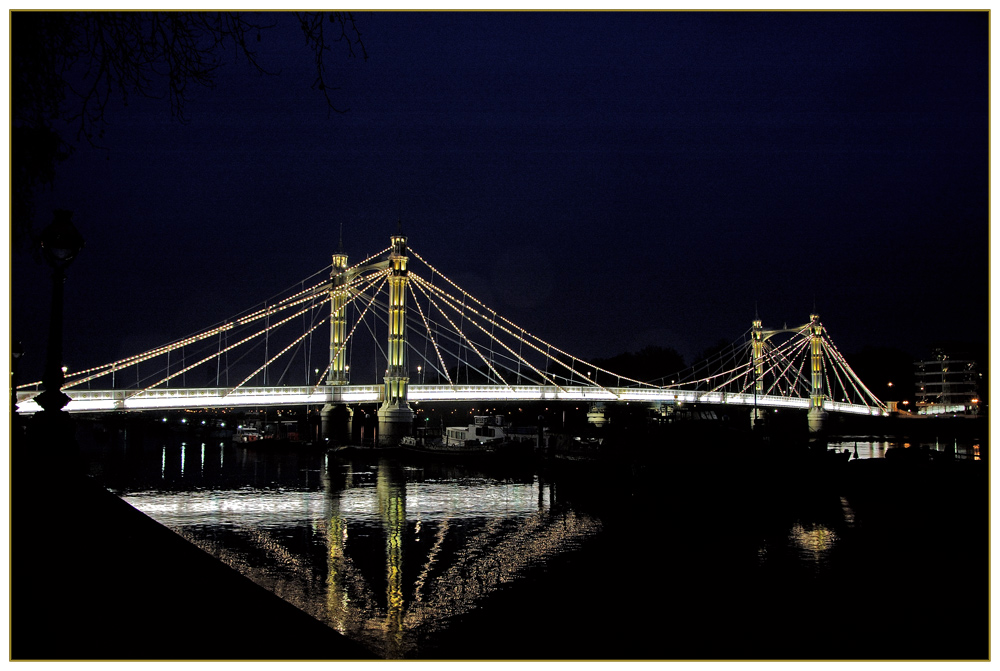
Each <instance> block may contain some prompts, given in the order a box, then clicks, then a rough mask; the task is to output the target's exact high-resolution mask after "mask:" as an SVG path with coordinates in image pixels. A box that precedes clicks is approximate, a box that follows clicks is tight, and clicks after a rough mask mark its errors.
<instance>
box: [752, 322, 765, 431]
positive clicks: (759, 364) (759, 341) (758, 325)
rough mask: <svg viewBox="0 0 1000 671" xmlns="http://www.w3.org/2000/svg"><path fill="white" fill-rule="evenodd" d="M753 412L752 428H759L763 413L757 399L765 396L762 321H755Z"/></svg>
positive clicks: (753, 331) (753, 332) (753, 328)
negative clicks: (758, 406) (758, 424)
mask: <svg viewBox="0 0 1000 671" xmlns="http://www.w3.org/2000/svg"><path fill="white" fill-rule="evenodd" d="M751 331H752V334H753V379H754V384H753V399H754V400H753V410H752V411H751V412H750V428H751V429H752V428H754V427H755V426H757V423H758V422H759V421H760V420H761V416H762V414H763V411H761V410H760V409H758V408H757V397H758V396H763V395H764V329H763V325H762V322H761V321H760V319H754V320H753V327H752V329H751Z"/></svg>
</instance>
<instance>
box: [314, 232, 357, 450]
mask: <svg viewBox="0 0 1000 671" xmlns="http://www.w3.org/2000/svg"><path fill="white" fill-rule="evenodd" d="M348 279H350V278H349V277H348V273H347V254H345V253H344V238H343V235H341V238H340V247H339V248H338V250H337V253H336V254H334V255H333V266H332V269H331V271H330V371H329V373H328V374H327V378H326V383H327V384H328V385H331V386H342V385H345V384H348V382H349V381H350V380H349V378H348V372H349V371H348V369H347V365H346V361H347V356H346V355H347V352H346V351H345V349H346V348H345V347H344V341H345V340H346V338H347V298H348V296H347V282H348ZM350 420H351V410H350V408H348V407H347V406H346V405H344V404H342V403H327V404H326V405H324V406H323V411H322V414H321V415H320V431H321V432H322V435H323V437H324V438H330V439H332V440H335V441H337V442H345V441H346V439H347V437H348V436H349V435H350V434H349V432H348V430H349V427H350Z"/></svg>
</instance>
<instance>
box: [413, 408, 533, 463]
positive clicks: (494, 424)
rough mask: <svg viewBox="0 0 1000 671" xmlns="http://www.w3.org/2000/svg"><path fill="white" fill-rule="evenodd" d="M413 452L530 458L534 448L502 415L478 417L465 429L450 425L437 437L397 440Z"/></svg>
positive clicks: (526, 435) (527, 437)
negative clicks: (521, 456) (527, 456)
mask: <svg viewBox="0 0 1000 671" xmlns="http://www.w3.org/2000/svg"><path fill="white" fill-rule="evenodd" d="M400 447H402V448H404V449H407V450H409V451H413V452H421V453H424V454H435V455H443V456H449V455H452V456H514V455H530V454H531V453H532V452H533V451H534V448H535V439H534V436H533V435H530V434H521V433H516V432H515V431H514V430H513V429H512V427H511V426H510V425H509V424H508V423H507V422H506V421H505V419H504V417H503V416H502V415H496V416H477V417H475V418H474V420H473V423H472V424H469V425H467V426H449V427H447V428H445V430H444V432H443V433H442V435H441V436H440V438H434V439H431V438H429V437H427V436H424V435H420V434H418V435H417V436H407V437H405V438H403V440H402V441H400Z"/></svg>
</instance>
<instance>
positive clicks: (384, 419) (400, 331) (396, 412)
mask: <svg viewBox="0 0 1000 671" xmlns="http://www.w3.org/2000/svg"><path fill="white" fill-rule="evenodd" d="M390 240H391V242H392V251H391V252H390V254H389V268H390V271H391V273H392V274H391V275H390V276H389V347H388V350H387V355H388V359H389V361H388V364H389V365H388V368H387V370H386V375H385V392H384V396H383V402H382V407H381V408H379V410H378V443H379V445H396V444H398V443H399V440H400V438H402V437H404V436H408V435H410V434H411V433H412V431H413V409H412V408H410V404H409V402H408V401H407V388H408V386H409V383H410V377H409V372H408V371H407V369H406V283H407V270H406V261H407V257H406V237H405V236H403V235H394V236H392V237H391V238H390Z"/></svg>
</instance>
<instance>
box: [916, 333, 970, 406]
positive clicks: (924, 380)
mask: <svg viewBox="0 0 1000 671" xmlns="http://www.w3.org/2000/svg"><path fill="white" fill-rule="evenodd" d="M934 356H935V358H934V359H932V360H930V361H917V362H915V364H914V365H915V366H916V386H917V389H916V392H917V414H918V415H943V414H949V415H954V414H962V415H970V414H971V415H976V414H979V402H980V399H979V380H980V378H981V377H982V374H981V373H979V371H978V370H976V362H975V361H973V360H971V359H969V358H966V357H961V358H952V355H951V354H948V353H946V352H944V351H943V350H941V349H937V350H934Z"/></svg>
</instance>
